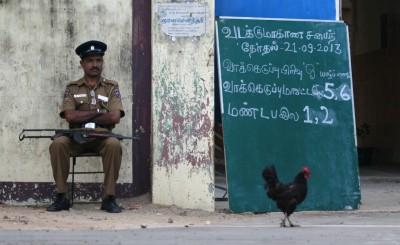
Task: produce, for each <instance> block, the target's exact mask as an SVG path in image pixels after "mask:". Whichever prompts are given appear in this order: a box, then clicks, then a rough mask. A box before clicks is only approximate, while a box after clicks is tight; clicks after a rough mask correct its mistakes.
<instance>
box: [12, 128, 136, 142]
mask: <svg viewBox="0 0 400 245" xmlns="http://www.w3.org/2000/svg"><path fill="white" fill-rule="evenodd" d="M49 131H50V132H51V131H53V132H54V134H53V135H42V134H41V135H25V132H49ZM62 135H64V136H67V137H70V138H72V139H74V140H75V142H77V143H78V144H80V145H82V144H84V143H86V141H85V138H108V137H114V138H117V139H119V140H123V139H130V140H139V139H140V138H139V137H138V136H124V135H121V134H114V133H112V132H109V131H97V130H93V129H85V128H79V129H22V132H21V134H20V135H19V140H20V141H23V140H24V139H41V138H47V139H51V140H54V139H55V138H57V137H59V136H62Z"/></svg>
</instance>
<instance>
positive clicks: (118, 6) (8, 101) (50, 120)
mask: <svg viewBox="0 0 400 245" xmlns="http://www.w3.org/2000/svg"><path fill="white" fill-rule="evenodd" d="M131 19H132V6H131V1H126V0H113V1H107V0H91V1H79V0H73V1H52V0H42V1H31V0H3V1H2V3H0V101H1V103H2V106H1V107H0V115H1V116H0V165H1V171H0V181H10V182H48V181H53V177H52V173H51V166H50V160H49V153H48V146H49V144H50V143H51V142H50V140H49V139H37V140H29V139H27V140H24V141H22V142H20V141H19V140H18V135H19V133H20V132H21V130H22V129H23V128H67V124H66V123H64V122H63V120H62V119H61V118H60V117H59V116H58V113H59V108H60V105H61V101H62V96H63V92H64V89H65V85H66V83H67V82H68V81H71V80H76V79H79V78H80V77H82V75H83V71H82V70H81V68H80V66H79V57H78V56H77V55H76V54H75V48H76V47H77V46H78V45H79V44H80V43H82V42H84V41H87V40H90V39H98V40H102V41H104V42H105V43H107V44H108V50H107V52H106V55H105V69H104V73H103V75H104V77H106V78H110V79H114V80H117V81H118V82H119V83H120V87H121V92H122V96H123V104H124V107H125V111H126V117H125V118H123V119H122V121H121V124H119V125H118V126H117V127H116V129H115V132H117V133H122V134H128V135H130V134H131V118H132V110H131V106H132V105H131V101H132V89H131V81H132V75H131V63H132V62H131V49H132V48H131V47H132V45H131V40H132V35H131V32H132V31H131V30H132V23H131ZM130 144H131V142H129V141H123V147H124V157H123V164H122V169H121V174H120V179H119V182H131V180H132V173H131V172H132V170H131V165H132V164H131V159H132V152H131V145H130ZM95 161H98V160H95ZM93 164H94V165H96V166H97V167H99V168H101V165H100V164H97V162H94V163H93Z"/></svg>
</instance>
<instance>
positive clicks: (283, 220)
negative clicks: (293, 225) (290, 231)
mask: <svg viewBox="0 0 400 245" xmlns="http://www.w3.org/2000/svg"><path fill="white" fill-rule="evenodd" d="M281 227H286V214H285V218H283V219H282V223H281Z"/></svg>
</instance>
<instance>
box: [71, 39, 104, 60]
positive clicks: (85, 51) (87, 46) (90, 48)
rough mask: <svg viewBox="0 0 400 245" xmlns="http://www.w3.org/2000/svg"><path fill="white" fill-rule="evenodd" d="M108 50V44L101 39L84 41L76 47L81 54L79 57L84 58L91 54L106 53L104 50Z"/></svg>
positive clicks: (77, 52) (78, 53)
mask: <svg viewBox="0 0 400 245" xmlns="http://www.w3.org/2000/svg"><path fill="white" fill-rule="evenodd" d="M106 50H107V45H106V44H105V43H103V42H100V41H95V40H91V41H88V42H85V43H82V44H81V45H79V46H78V47H77V48H76V49H75V53H76V54H77V55H79V57H81V58H83V57H85V56H86V55H89V54H101V55H104V52H106Z"/></svg>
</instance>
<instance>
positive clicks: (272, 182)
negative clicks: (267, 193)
mask: <svg viewBox="0 0 400 245" xmlns="http://www.w3.org/2000/svg"><path fill="white" fill-rule="evenodd" d="M262 176H263V178H264V180H265V183H266V185H265V188H268V189H270V188H274V187H275V186H276V184H277V183H279V179H278V175H277V174H276V170H275V166H274V165H271V166H268V167H266V168H265V169H264V171H263V173H262Z"/></svg>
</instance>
